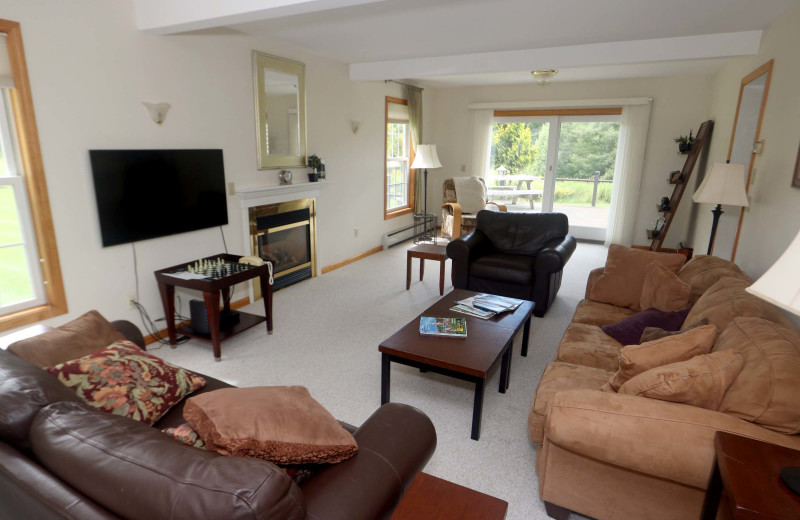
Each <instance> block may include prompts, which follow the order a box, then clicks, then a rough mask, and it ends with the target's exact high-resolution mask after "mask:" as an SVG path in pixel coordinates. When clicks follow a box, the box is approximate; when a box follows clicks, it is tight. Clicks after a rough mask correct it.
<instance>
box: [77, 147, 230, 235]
mask: <svg viewBox="0 0 800 520" xmlns="http://www.w3.org/2000/svg"><path fill="white" fill-rule="evenodd" d="M89 157H90V160H91V164H92V177H94V193H95V198H96V199H97V212H98V215H99V217H100V232H101V235H102V239H103V247H108V246H113V245H117V244H126V243H129V242H137V241H139V240H147V239H150V238H157V237H163V236H167V235H175V234H177V233H185V232H187V231H194V230H197V229H205V228H210V227H216V226H222V225H225V224H227V223H228V205H227V198H226V194H225V171H224V168H223V165H222V150H90V151H89Z"/></svg>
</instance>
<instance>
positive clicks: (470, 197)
mask: <svg viewBox="0 0 800 520" xmlns="http://www.w3.org/2000/svg"><path fill="white" fill-rule="evenodd" d="M453 185H455V188H456V200H458V204H459V205H460V206H461V212H462V213H473V214H474V213H477V212H479V211H480V210H482V209H484V207H486V186H485V185H484V184H483V183H482V182H481V181H480V180H479V179H478V178H477V177H453Z"/></svg>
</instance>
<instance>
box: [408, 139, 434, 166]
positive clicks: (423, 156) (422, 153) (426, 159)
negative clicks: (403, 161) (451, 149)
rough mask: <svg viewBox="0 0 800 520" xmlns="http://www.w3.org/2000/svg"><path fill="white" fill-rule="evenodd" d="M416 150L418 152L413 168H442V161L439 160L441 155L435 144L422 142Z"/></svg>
mask: <svg viewBox="0 0 800 520" xmlns="http://www.w3.org/2000/svg"><path fill="white" fill-rule="evenodd" d="M414 152H415V153H416V154H417V155H416V157H414V164H412V165H411V167H412V168H441V167H442V163H440V162H439V155H438V154H437V153H436V145H435V144H421V145H418V146H417V148H416V150H414Z"/></svg>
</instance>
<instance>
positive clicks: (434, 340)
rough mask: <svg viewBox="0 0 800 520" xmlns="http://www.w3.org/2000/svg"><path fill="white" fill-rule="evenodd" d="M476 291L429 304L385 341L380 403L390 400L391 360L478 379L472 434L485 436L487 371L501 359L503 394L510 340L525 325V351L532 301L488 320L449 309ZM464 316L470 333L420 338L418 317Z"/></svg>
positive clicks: (460, 292) (457, 293) (459, 291)
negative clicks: (484, 414) (464, 335)
mask: <svg viewBox="0 0 800 520" xmlns="http://www.w3.org/2000/svg"><path fill="white" fill-rule="evenodd" d="M476 294H479V293H476V292H473V291H465V290H463V289H456V290H454V291H452V292H450V293H448V294H447V295H446V296H445V297H444V298H442V299H440V300H439V301H438V302H436V303H435V304H433V305H432V306H430V307H428V308H427V309H426V310H425V311H423V312H422V313H421V314H420V315H419V316H417V317H416V318H414V319H413V320H411V321H410V322H409V323H408V324H407V325H406V326H404V327H403V328H402V329H400V330H399V331H397V332H396V333H395V334H394V335H392V337H390V338H388V339H386V340H385V341H383V342H382V343H381V344H380V346H379V347H378V350H379V351H380V352H381V404H386V403H388V402H389V386H390V379H391V363H392V362H395V363H399V364H401V365H407V366H411V367H416V368H419V369H421V370H423V371H425V370H430V371H431V372H436V373H437V374H443V375H446V376H450V377H454V378H456V379H461V380H463V381H469V382H471V383H475V399H474V402H473V408H472V434H471V436H470V437H471V438H472V439H474V440H476V441H477V440H478V439H480V436H481V412H482V409H483V385H484V381H485V380H486V378H487V377H488V374H489V372H490V371H491V370H492V369H493V368H494V367H495V366H497V364H498V361H500V360H502V361H500V365H501V367H500V388H499V391H500V393H503V394H504V393H505V392H506V390H507V389H508V386H509V379H510V375H511V344H512V342H513V340H514V337H515V336H516V335H517V333H518V332H519V330H520V329H522V328H524V332H523V336H522V342H523V345H522V350H523V353H527V350H528V345H527V343H528V337H529V335H530V325H531V311H532V310H533V302H530V301H525V302H523V303H522V305H520V306H519V307H518V308H517V309H516V310H515V311H514V312H505V313H503V314H501V315H499V316H495V317H494V318H492V319H489V320H482V319H480V318H476V317H473V316H468V315H466V314H461V313H459V312H455V311H451V310H450V307H452V306H453V305H455V303H456V302H457V301H458V300H463V299H464V298H469V297H470V296H475V295H476ZM421 316H435V317H437V318H448V317H464V318H466V319H467V337H466V338H465V339H462V338H442V337H436V336H422V335H420V333H419V318H420V317H421Z"/></svg>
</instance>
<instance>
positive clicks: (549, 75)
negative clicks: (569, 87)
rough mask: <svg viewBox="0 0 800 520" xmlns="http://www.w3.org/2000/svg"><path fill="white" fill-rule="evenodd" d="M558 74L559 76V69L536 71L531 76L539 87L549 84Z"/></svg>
mask: <svg viewBox="0 0 800 520" xmlns="http://www.w3.org/2000/svg"><path fill="white" fill-rule="evenodd" d="M556 74H558V70H557V69H536V70H532V71H531V76H533V79H535V80H536V82H537V83H538V84H539V85H545V84H547V82H548V81H550V80H551V79H553V76H555V75H556Z"/></svg>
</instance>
